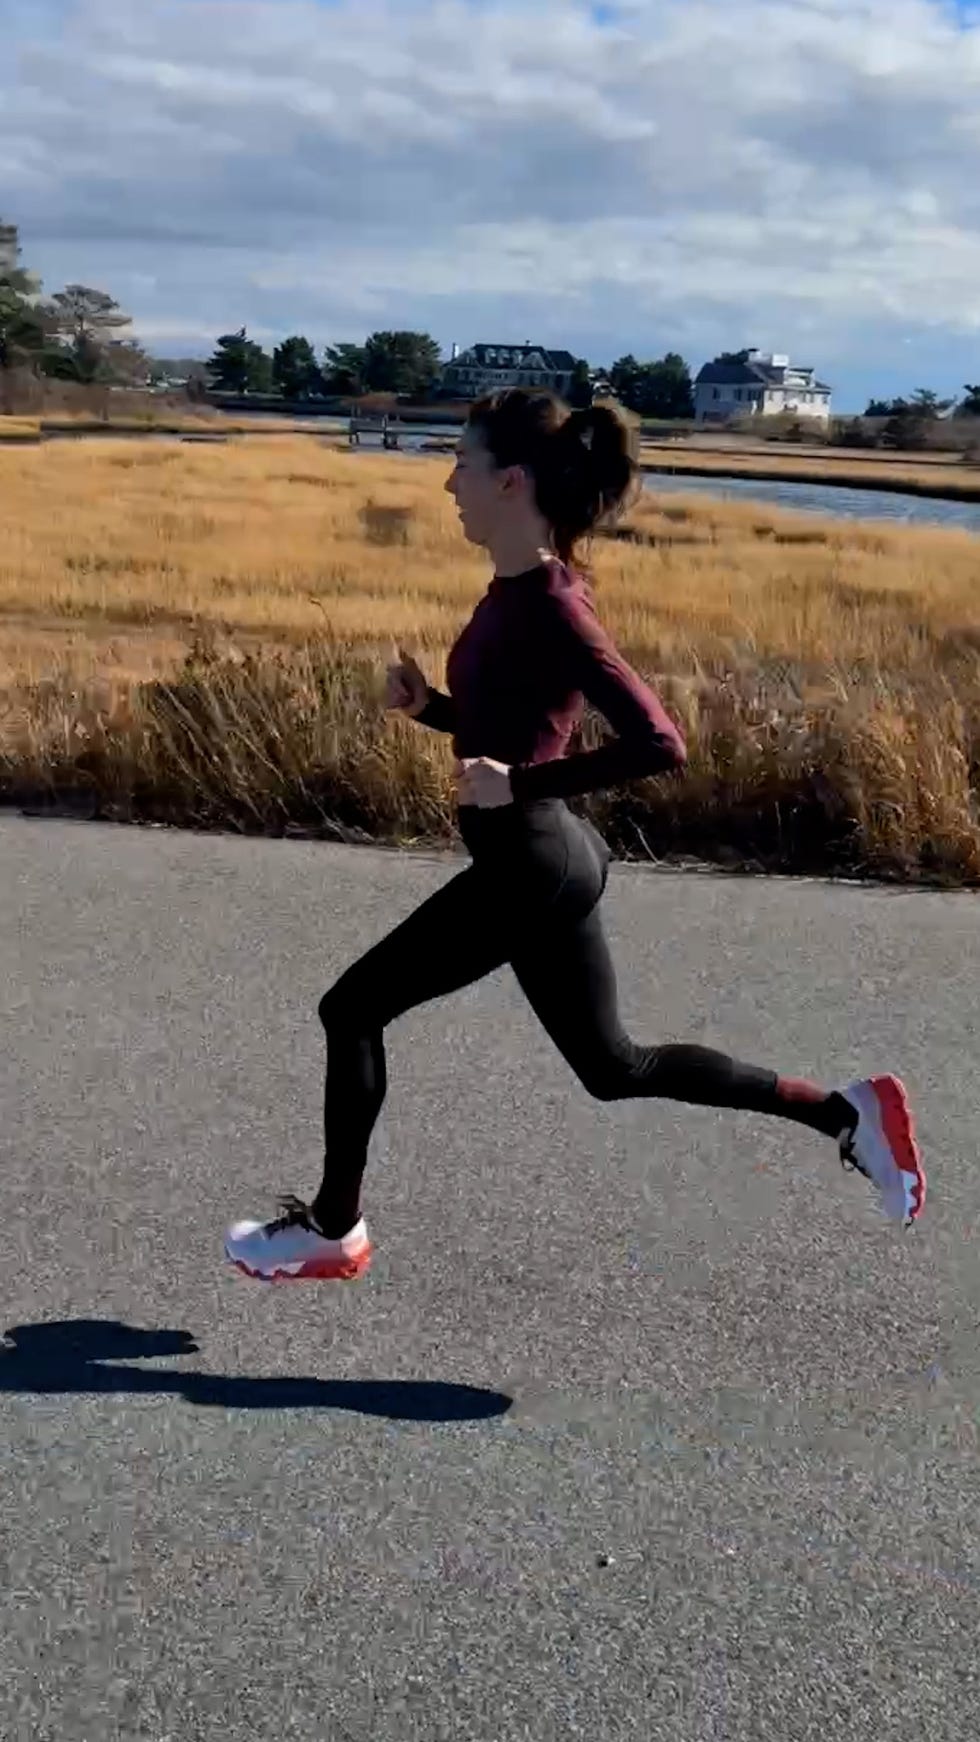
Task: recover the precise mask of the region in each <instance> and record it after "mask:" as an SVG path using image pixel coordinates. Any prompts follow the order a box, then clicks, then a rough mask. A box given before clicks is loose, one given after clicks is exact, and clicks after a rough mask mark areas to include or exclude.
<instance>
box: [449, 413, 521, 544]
mask: <svg viewBox="0 0 980 1742" xmlns="http://www.w3.org/2000/svg"><path fill="white" fill-rule="evenodd" d="M518 469H519V468H517V467H514V466H508V467H507V468H505V469H501V468H499V467H498V466H497V464H496V462H495V460H494V458H493V455H492V454H491V452H490V450H489V448H487V447H486V446H485V445H484V442H483V438H482V436H481V435H480V432H479V430H477V429H475V428H473V427H472V426H470V425H467V427H466V429H465V430H464V431H463V434H462V436H461V438H460V442H459V446H458V447H457V449H456V464H455V466H454V467H453V470H452V472H451V474H450V476H449V477H448V478H447V479H446V489H447V490H448V492H449V494H450V496H451V497H452V498H453V501H454V502H455V504H456V507H457V509H458V511H459V518H460V523H461V525H462V528H463V533H464V536H465V537H466V538H467V539H468V540H469V542H470V544H480V545H487V544H489V543H490V541H491V539H492V538H493V535H494V533H495V532H496V531H497V530H498V529H499V527H500V523H501V519H502V517H503V516H505V515H506V514H507V511H508V506H507V505H508V498H509V496H510V495H511V494H512V490H511V485H512V482H513V474H514V473H515V472H516V471H517V470H518Z"/></svg>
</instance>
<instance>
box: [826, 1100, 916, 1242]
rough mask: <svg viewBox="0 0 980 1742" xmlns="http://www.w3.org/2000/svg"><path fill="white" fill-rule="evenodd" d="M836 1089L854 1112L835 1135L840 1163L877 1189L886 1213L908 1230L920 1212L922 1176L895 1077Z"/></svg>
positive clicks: (910, 1122)
mask: <svg viewBox="0 0 980 1742" xmlns="http://www.w3.org/2000/svg"><path fill="white" fill-rule="evenodd" d="M840 1093H841V1094H842V1095H843V1097H844V1099H845V1101H848V1102H849V1103H850V1105H851V1106H852V1107H853V1108H854V1111H855V1113H856V1114H857V1124H856V1125H855V1126H854V1129H853V1130H851V1131H846V1132H845V1133H844V1135H843V1136H842V1137H841V1140H840V1156H841V1161H842V1162H843V1163H844V1166H845V1167H847V1168H857V1170H858V1172H859V1173H863V1174H864V1175H865V1177H866V1178H867V1179H869V1180H870V1181H871V1183H872V1185H873V1186H875V1187H876V1188H877V1191H878V1193H879V1195H880V1198H881V1206H882V1209H883V1210H884V1212H885V1215H886V1216H888V1217H889V1218H890V1219H891V1220H892V1221H894V1222H901V1223H902V1224H903V1225H904V1226H905V1227H906V1228H910V1227H911V1226H912V1223H913V1222H914V1221H915V1220H916V1218H917V1217H918V1216H920V1215H921V1214H922V1208H923V1205H924V1204H925V1201H926V1176H925V1173H924V1172H923V1168H922V1158H921V1156H920V1154H919V1146H918V1143H917V1142H916V1139H915V1124H914V1121H913V1119H912V1111H911V1108H910V1107H909V1101H908V1095H907V1094H906V1092H905V1084H904V1083H903V1082H901V1081H900V1080H899V1078H898V1077H868V1078H867V1079H866V1080H865V1081H864V1082H861V1083H851V1084H850V1085H849V1086H848V1087H847V1088H846V1089H841V1090H840Z"/></svg>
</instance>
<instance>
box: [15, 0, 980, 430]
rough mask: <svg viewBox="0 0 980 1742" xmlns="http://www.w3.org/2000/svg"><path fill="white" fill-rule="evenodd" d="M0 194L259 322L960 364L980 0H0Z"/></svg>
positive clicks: (966, 372)
mask: <svg viewBox="0 0 980 1742" xmlns="http://www.w3.org/2000/svg"><path fill="white" fill-rule="evenodd" d="M2 10H3V53H2V55H0V216H2V217H3V218H4V219H7V220H12V221H14V222H17V223H19V224H20V227H21V232H22V240H23V244H24V254H25V263H26V264H28V265H31V266H32V267H34V269H35V270H37V271H39V272H41V273H42V274H43V277H44V280H45V284H46V287H47V288H48V289H49V290H54V289H57V288H58V287H59V286H60V285H61V284H63V283H64V282H66V281H68V280H80V281H82V282H85V283H90V284H94V285H98V286H100V287H102V288H104V289H107V290H110V291H111V292H112V293H113V294H114V295H115V296H116V297H117V298H118V299H119V300H120V301H121V302H122V303H123V304H124V306H125V307H126V308H127V309H128V310H129V311H130V312H131V313H132V314H133V316H134V319H135V323H136V328H137V331H138V332H139V334H140V336H141V337H142V338H143V339H144V341H145V342H146V343H147V344H148V345H149V346H150V347H151V348H153V349H155V350H156V351H157V352H158V353H162V354H170V355H173V354H177V353H180V354H185V353H187V354H190V353H195V354H196V353H201V354H205V353H206V351H207V349H208V348H209V346H210V343H211V342H212V341H213V339H214V337H215V336H216V335H217V334H218V333H219V332H223V331H226V330H227V329H228V328H229V327H237V326H241V325H242V324H247V325H248V327H249V330H250V332H251V333H252V335H253V336H254V337H257V338H260V339H262V340H263V341H264V342H267V343H270V342H273V341H275V340H276V339H277V338H279V337H281V336H283V335H284V334H286V333H288V332H296V331H299V332H306V333H307V334H308V335H309V336H310V337H311V338H312V339H313V340H314V341H315V342H316V343H317V344H318V345H319V344H324V343H329V342H333V341H336V340H340V339H354V340H360V339H362V338H363V337H364V336H365V334H366V333H367V332H369V331H370V330H371V329H372V328H375V327H379V326H412V327H421V328H424V329H426V330H428V331H430V332H432V333H433V334H434V335H435V337H436V338H437V339H439V340H440V341H441V343H442V344H443V345H444V346H445V347H446V348H447V349H448V347H449V346H450V345H451V344H452V342H453V341H454V340H455V341H457V342H458V343H459V344H461V345H465V344H467V343H470V342H472V341H474V340H479V339H482V340H487V341H491V342H498V343H500V342H508V341H518V342H519V341H522V340H524V339H529V338H530V339H534V340H535V341H540V342H543V343H546V344H553V345H561V346H564V347H567V348H568V349H570V350H572V351H575V352H576V353H578V354H582V355H586V356H588V357H589V358H590V359H591V360H592V361H593V362H597V363H607V362H609V361H611V359H612V358H613V357H615V356H617V355H619V354H621V353H622V352H624V351H627V350H632V351H634V352H636V353H637V354H639V355H642V356H654V355H661V354H662V353H663V352H664V351H665V350H667V349H672V350H680V351H682V352H683V353H684V355H685V356H686V357H687V358H688V359H689V361H690V362H691V363H692V364H693V365H695V366H698V365H700V363H701V362H702V361H703V360H704V359H705V358H706V357H709V356H711V355H713V354H714V353H715V352H716V351H717V350H719V349H720V348H722V347H725V348H734V347H737V346H740V345H743V344H756V345H759V346H761V347H763V348H766V349H775V350H783V351H790V352H791V353H792V354H793V355H794V356H795V357H796V358H797V359H798V360H800V361H803V362H812V363H815V364H816V365H817V366H818V368H819V370H820V372H821V374H822V375H824V376H825V377H826V378H827V379H829V380H831V381H832V382H833V384H834V385H835V388H836V390H837V403H838V404H839V406H840V407H841V409H849V408H850V407H851V406H855V407H859V404H863V401H864V398H865V397H866V396H867V394H868V393H869V392H871V391H882V392H893V391H901V390H903V389H911V388H913V387H916V386H922V385H932V386H935V387H936V388H938V389H940V390H942V391H945V392H949V393H952V392H954V391H957V390H958V389H959V387H960V385H961V383H962V382H964V381H967V380H969V381H976V380H980V0H976V3H972V0H971V3H967V0H959V3H958V0H611V3H609V4H603V5H599V4H588V3H586V0H2Z"/></svg>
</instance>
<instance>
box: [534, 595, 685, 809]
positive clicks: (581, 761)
mask: <svg viewBox="0 0 980 1742" xmlns="http://www.w3.org/2000/svg"><path fill="white" fill-rule="evenodd" d="M549 606H550V608H551V609H552V610H553V611H554V612H555V613H556V618H557V627H558V630H559V634H560V638H561V643H562V645H563V651H564V653H565V654H566V656H567V657H568V658H569V661H570V669H571V672H572V674H573V681H574V682H575V684H576V686H577V687H578V688H579V689H580V690H581V691H582V693H583V695H584V696H585V697H586V699H587V700H588V701H590V702H591V703H592V705H593V707H595V708H597V709H598V711H599V713H600V714H602V715H603V716H604V718H605V719H606V720H607V721H608V723H609V725H610V726H611V727H612V729H613V731H614V733H615V734H616V736H615V738H614V739H613V740H612V742H611V743H608V744H601V745H600V746H599V748H598V749H596V750H583V751H580V752H579V753H578V754H577V755H575V756H565V757H558V758H556V759H555V760H554V761H551V762H537V763H529V764H527V765H525V766H522V767H517V768H513V769H512V770H511V776H510V779H511V788H512V791H513V793H514V797H515V798H516V799H524V798H528V799H531V798H572V797H574V796H575V795H576V794H578V793H583V792H596V791H598V790H600V789H601V788H605V787H611V786H621V785H623V784H624V783H625V782H626V781H629V780H642V779H645V778H646V777H648V776H649V775H651V774H668V773H673V772H676V771H677V770H678V769H681V768H683V766H684V764H685V762H686V760H687V750H686V747H685V744H684V739H683V737H682V736H681V733H680V732H679V731H678V729H677V727H676V726H675V724H674V722H673V720H672V719H671V718H670V715H669V714H668V713H667V711H666V709H665V707H664V705H663V703H662V702H661V701H660V698H659V697H658V696H657V695H655V694H654V692H653V690H652V689H651V688H650V686H649V685H648V684H646V683H644V681H643V679H642V678H641V677H640V676H639V674H638V673H637V672H636V671H634V670H633V667H632V666H631V665H630V664H629V663H628V661H627V660H625V659H624V658H623V656H622V654H621V653H620V652H619V649H618V648H617V647H616V646H615V644H614V642H613V640H612V638H611V636H610V635H609V634H608V632H607V630H606V629H605V628H604V627H603V625H602V623H601V622H600V621H599V618H598V616H597V614H596V611H595V608H594V606H593V605H592V603H591V600H590V599H589V597H588V596H587V595H584V594H582V593H581V592H578V591H575V592H573V591H571V590H568V591H562V592H561V593H556V594H552V596H551V598H550V600H549Z"/></svg>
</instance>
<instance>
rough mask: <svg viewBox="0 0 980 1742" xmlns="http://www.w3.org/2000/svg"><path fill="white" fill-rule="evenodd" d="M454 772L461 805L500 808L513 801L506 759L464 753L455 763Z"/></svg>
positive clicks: (484, 808) (483, 808) (508, 765)
mask: <svg viewBox="0 0 980 1742" xmlns="http://www.w3.org/2000/svg"><path fill="white" fill-rule="evenodd" d="M453 774H454V775H455V777H456V797H457V800H458V802H459V803H460V804H475V805H479V807H480V809H481V810H499V809H500V808H501V806H502V805H505V804H513V802H514V794H513V791H512V789H511V784H510V764H509V763H507V762H494V761H493V760H492V758H491V757H489V756H464V758H463V760H462V762H456V763H454V764H453Z"/></svg>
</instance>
